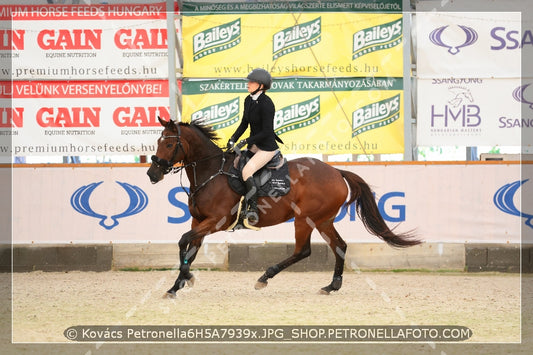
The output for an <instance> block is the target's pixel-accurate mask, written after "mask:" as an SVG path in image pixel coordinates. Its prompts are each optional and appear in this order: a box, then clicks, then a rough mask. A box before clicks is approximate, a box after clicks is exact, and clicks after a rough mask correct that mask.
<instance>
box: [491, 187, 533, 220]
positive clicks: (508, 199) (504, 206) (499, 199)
mask: <svg viewBox="0 0 533 355" xmlns="http://www.w3.org/2000/svg"><path fill="white" fill-rule="evenodd" d="M528 180H529V179H526V180H522V181H520V180H518V181H515V182H513V183H510V184H507V185H503V186H502V187H500V188H499V189H498V191H496V193H495V194H494V198H493V201H494V204H495V205H496V207H498V209H499V210H500V211H502V212H505V213H508V214H510V215H513V216H519V217H523V218H526V222H525V223H526V226H528V227H530V228H533V224H532V223H531V221H532V220H533V215H531V214H527V213H523V212H520V211H519V210H518V208H516V206H515V205H514V201H513V199H514V196H515V194H516V191H518V189H519V188H520V187H521V186H522V185H523V184H524V183H525V182H526V181H528Z"/></svg>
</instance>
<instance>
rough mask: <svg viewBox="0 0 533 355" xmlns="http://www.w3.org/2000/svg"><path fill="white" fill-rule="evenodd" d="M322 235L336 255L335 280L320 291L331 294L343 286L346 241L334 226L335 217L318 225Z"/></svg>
mask: <svg viewBox="0 0 533 355" xmlns="http://www.w3.org/2000/svg"><path fill="white" fill-rule="evenodd" d="M317 229H318V231H319V232H320V235H321V236H322V238H324V240H325V241H326V242H327V243H328V245H329V247H330V248H331V250H333V254H334V255H335V271H334V272H333V281H331V283H330V284H329V285H328V286H326V287H323V288H322V289H321V290H320V293H322V294H325V295H329V293H330V292H331V291H338V290H339V289H340V288H341V286H342V273H343V271H344V259H345V256H346V243H345V242H344V240H342V238H341V236H340V235H339V233H338V232H337V230H336V229H335V227H334V226H333V219H330V220H328V221H326V222H324V223H322V224H321V225H319V226H317Z"/></svg>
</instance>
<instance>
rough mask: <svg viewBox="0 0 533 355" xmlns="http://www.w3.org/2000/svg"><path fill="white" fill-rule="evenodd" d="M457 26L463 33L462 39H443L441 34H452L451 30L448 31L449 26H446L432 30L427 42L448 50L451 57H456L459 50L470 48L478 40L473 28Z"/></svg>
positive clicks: (451, 37)
mask: <svg viewBox="0 0 533 355" xmlns="http://www.w3.org/2000/svg"><path fill="white" fill-rule="evenodd" d="M457 26H458V27H459V28H460V29H461V30H462V32H463V33H464V39H458V40H455V39H454V38H453V37H454V36H450V38H447V39H445V38H443V33H444V32H445V31H446V32H453V31H452V30H451V29H449V27H450V26H449V25H446V26H442V27H439V28H437V29H435V30H433V31H432V32H431V33H430V34H429V40H430V41H431V42H432V43H433V44H435V45H437V46H440V47H444V48H448V53H450V54H451V55H456V54H457V53H459V51H460V48H463V47H467V46H471V45H472V44H474V43H475V42H476V41H477V38H478V34H477V32H476V31H475V30H474V29H473V28H471V27H468V26H463V25H457ZM455 37H456V36H455Z"/></svg>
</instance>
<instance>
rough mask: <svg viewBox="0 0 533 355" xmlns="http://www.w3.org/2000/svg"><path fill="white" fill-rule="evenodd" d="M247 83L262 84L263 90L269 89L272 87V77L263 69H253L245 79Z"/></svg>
mask: <svg viewBox="0 0 533 355" xmlns="http://www.w3.org/2000/svg"><path fill="white" fill-rule="evenodd" d="M246 79H248V80H249V81H253V82H256V83H258V84H263V87H264V89H265V90H268V89H270V86H271V85H272V76H270V73H269V72H267V71H266V70H265V69H261V68H257V69H254V70H252V71H251V72H250V74H248V76H247V77H246Z"/></svg>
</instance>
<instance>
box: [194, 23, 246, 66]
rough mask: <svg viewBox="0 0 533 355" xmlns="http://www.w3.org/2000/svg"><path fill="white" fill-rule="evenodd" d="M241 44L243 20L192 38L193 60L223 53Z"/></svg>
mask: <svg viewBox="0 0 533 355" xmlns="http://www.w3.org/2000/svg"><path fill="white" fill-rule="evenodd" d="M239 43H241V19H240V18H239V19H237V20H235V21H232V22H228V23H225V24H222V25H220V26H216V27H212V28H209V29H207V30H205V31H203V32H200V33H197V34H195V35H194V36H193V38H192V45H193V60H194V61H197V60H198V59H200V58H203V57H205V56H208V55H210V54H213V53H218V52H222V51H224V50H226V49H230V48H233V47H235V46H236V45H238V44H239Z"/></svg>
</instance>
